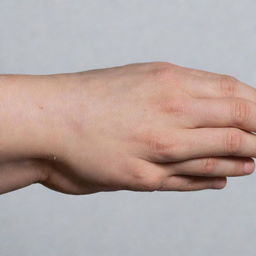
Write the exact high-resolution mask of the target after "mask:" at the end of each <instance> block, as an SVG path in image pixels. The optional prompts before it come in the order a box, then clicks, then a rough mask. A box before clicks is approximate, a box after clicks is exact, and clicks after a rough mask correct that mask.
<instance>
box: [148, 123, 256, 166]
mask: <svg viewBox="0 0 256 256" xmlns="http://www.w3.org/2000/svg"><path fill="white" fill-rule="evenodd" d="M151 140H152V141H150V142H148V149H147V156H148V159H147V160H149V161H151V162H155V163H167V162H178V161H184V160H188V159H194V158H204V157H218V156H240V157H256V135H254V134H252V133H248V132H245V131H243V130H240V129H237V128H198V129H184V130H183V131H181V130H180V131H179V132H177V133H175V134H174V132H172V134H171V135H170V137H169V138H168V135H167V136H165V137H164V138H162V139H161V140H162V141H159V138H152V139H151ZM154 140H156V141H154Z"/></svg>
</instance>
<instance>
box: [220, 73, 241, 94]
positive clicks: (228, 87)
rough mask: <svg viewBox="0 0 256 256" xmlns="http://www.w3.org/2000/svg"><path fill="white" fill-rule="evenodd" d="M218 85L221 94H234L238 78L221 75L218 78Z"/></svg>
mask: <svg viewBox="0 0 256 256" xmlns="http://www.w3.org/2000/svg"><path fill="white" fill-rule="evenodd" d="M219 87H220V92H221V94H222V95H223V96H228V97H232V96H235V94H236V92H237V87H238V80H237V79H236V78H234V77H232V76H229V75H221V76H220V78H219Z"/></svg>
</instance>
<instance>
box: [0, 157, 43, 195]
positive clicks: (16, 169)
mask: <svg viewBox="0 0 256 256" xmlns="http://www.w3.org/2000/svg"><path fill="white" fill-rule="evenodd" d="M43 169H44V166H43V165H41V164H38V163H37V162H36V161H33V160H31V161H30V160H26V161H25V160H24V161H16V162H7V163H3V164H1V165H0V194H3V193H7V192H10V191H13V190H16V189H20V188H23V187H26V186H29V185H31V184H33V183H36V182H39V181H41V180H43V179H44V173H45V172H44V170H43Z"/></svg>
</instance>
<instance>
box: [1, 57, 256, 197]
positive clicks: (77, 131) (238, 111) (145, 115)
mask: <svg viewBox="0 0 256 256" xmlns="http://www.w3.org/2000/svg"><path fill="white" fill-rule="evenodd" d="M0 92H1V94H0V95H1V96H0V98H1V105H0V121H1V126H0V127H1V135H0V136H1V137H0V141H1V150H0V193H6V192H9V191H12V190H15V189H19V188H22V187H25V186H27V185H30V184H33V183H41V184H43V185H44V186H46V187H48V188H51V189H53V190H56V191H59V192H63V193H68V194H90V193H95V192H100V191H116V190H133V191H194V190H202V189H221V188H224V187H225V185H226V177H231V176H243V175H248V174H250V173H252V172H253V170H254V162H253V159H252V157H255V156H256V138H255V135H254V134H252V133H251V132H253V131H256V90H255V89H254V88H252V87H250V86H248V85H246V84H244V83H242V82H240V81H238V80H237V79H235V78H232V77H229V76H226V75H220V74H215V73H210V72H205V71H200V70H194V69H189V68H184V67H180V66H176V65H173V64H170V63H164V62H163V63H162V62H156V63H144V64H132V65H126V66H122V67H116V68H109V69H102V70H92V71H85V72H79V73H71V74H57V75H46V76H35V75H34V76H32V75H1V76H0Z"/></svg>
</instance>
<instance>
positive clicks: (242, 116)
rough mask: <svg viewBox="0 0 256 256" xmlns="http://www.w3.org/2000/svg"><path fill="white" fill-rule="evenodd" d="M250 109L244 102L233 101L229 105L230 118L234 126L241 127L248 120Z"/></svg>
mask: <svg viewBox="0 0 256 256" xmlns="http://www.w3.org/2000/svg"><path fill="white" fill-rule="evenodd" d="M250 115H251V109H250V106H249V104H248V103H246V101H244V100H234V102H233V103H232V104H231V118H232V122H233V124H234V125H236V126H238V127H241V126H243V125H245V124H246V123H247V122H248V120H249V119H250Z"/></svg>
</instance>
